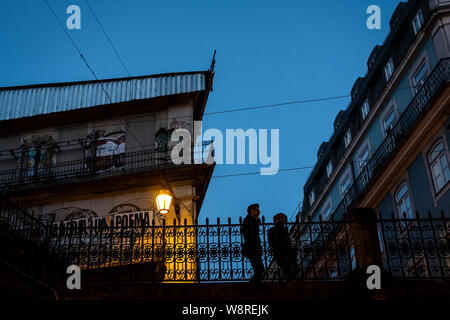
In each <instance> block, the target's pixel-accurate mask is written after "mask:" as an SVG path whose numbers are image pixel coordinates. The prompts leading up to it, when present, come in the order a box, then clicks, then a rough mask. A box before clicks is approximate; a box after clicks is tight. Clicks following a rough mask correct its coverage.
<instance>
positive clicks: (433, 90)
mask: <svg viewBox="0 0 450 320" xmlns="http://www.w3.org/2000/svg"><path fill="white" fill-rule="evenodd" d="M449 81H450V58H446V59H442V60H441V61H440V62H439V63H438V64H437V65H436V67H435V68H434V70H433V71H432V72H431V74H430V75H429V76H428V78H427V80H426V81H425V82H424V84H423V85H422V87H421V88H420V89H419V90H418V91H417V93H416V95H415V96H414V98H413V99H412V101H411V102H410V104H409V105H408V107H407V108H406V109H405V111H404V112H403V113H402V115H401V116H400V118H399V119H398V120H397V121H396V123H395V125H394V126H393V128H392V130H391V131H390V132H388V134H387V135H386V138H385V139H384V140H383V142H382V143H381V144H380V146H379V147H378V148H377V149H376V150H375V152H374V153H373V155H372V156H371V158H370V159H369V160H368V161H367V163H366V165H365V166H364V168H363V169H362V171H361V172H360V174H359V175H358V177H357V178H356V179H355V181H354V182H353V184H352V185H351V186H350V187H349V189H348V190H347V192H346V193H345V195H344V197H343V198H342V200H341V202H340V203H339V205H338V206H337V207H336V209H335V210H334V212H333V216H334V218H335V219H340V218H341V217H342V216H343V215H344V214H345V212H347V211H348V209H349V208H350V207H351V206H352V205H353V204H354V203H355V202H356V201H357V200H358V199H359V197H360V196H361V195H362V194H363V193H364V191H365V190H366V189H367V187H368V186H369V184H371V183H372V182H373V181H374V179H375V178H376V176H377V175H378V174H379V173H380V172H381V171H382V169H383V167H384V166H385V165H386V163H387V162H388V161H389V160H390V159H391V158H392V156H394V154H395V152H396V151H397V150H398V149H399V147H400V146H401V145H402V144H403V142H404V141H405V140H406V138H407V137H408V135H409V133H410V132H411V131H412V129H413V128H414V127H415V125H416V124H417V123H418V122H419V121H420V119H421V118H422V117H423V115H424V114H425V111H426V110H427V109H428V107H429V106H430V102H431V101H432V100H433V99H434V98H435V97H436V96H437V94H438V92H439V91H440V90H441V89H442V88H443V87H444V86H445V85H446V84H447V83H448V82H449Z"/></svg>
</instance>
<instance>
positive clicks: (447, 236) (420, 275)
mask: <svg viewBox="0 0 450 320" xmlns="http://www.w3.org/2000/svg"><path fill="white" fill-rule="evenodd" d="M416 215H417V216H418V217H419V214H416ZM378 230H379V238H380V246H381V248H382V255H383V261H384V268H385V269H386V270H388V271H389V272H390V273H391V274H392V276H393V277H395V278H406V279H450V219H449V218H448V217H447V218H446V217H445V216H444V213H443V212H441V215H440V217H433V216H432V215H431V213H429V214H428V216H425V217H421V218H416V219H407V218H406V215H405V216H404V218H403V219H398V218H395V216H394V214H392V215H391V217H388V218H384V219H383V218H380V219H379V220H378Z"/></svg>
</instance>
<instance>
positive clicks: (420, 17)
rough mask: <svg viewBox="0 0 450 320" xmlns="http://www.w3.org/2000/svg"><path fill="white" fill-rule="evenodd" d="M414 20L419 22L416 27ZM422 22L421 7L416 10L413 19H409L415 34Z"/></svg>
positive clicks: (423, 20)
mask: <svg viewBox="0 0 450 320" xmlns="http://www.w3.org/2000/svg"><path fill="white" fill-rule="evenodd" d="M416 21H417V22H418V24H419V26H418V27H416V24H415V22H416ZM424 22H425V18H424V17H423V12H422V9H419V11H417V14H416V15H415V16H414V18H413V20H412V21H411V24H412V26H413V30H414V35H415V36H416V35H417V34H418V33H419V31H420V29H422V26H423V24H424Z"/></svg>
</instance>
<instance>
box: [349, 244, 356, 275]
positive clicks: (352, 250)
mask: <svg viewBox="0 0 450 320" xmlns="http://www.w3.org/2000/svg"><path fill="white" fill-rule="evenodd" d="M350 261H351V263H352V270H354V269H355V268H356V257H355V247H354V246H352V247H351V248H350Z"/></svg>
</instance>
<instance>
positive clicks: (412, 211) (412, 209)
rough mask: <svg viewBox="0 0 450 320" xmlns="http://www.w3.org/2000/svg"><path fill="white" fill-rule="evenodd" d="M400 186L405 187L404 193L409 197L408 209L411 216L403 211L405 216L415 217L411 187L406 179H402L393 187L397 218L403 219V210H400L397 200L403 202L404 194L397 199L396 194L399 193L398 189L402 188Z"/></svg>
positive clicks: (408, 217)
mask: <svg viewBox="0 0 450 320" xmlns="http://www.w3.org/2000/svg"><path fill="white" fill-rule="evenodd" d="M402 187H406V193H405V195H406V196H407V197H408V199H409V205H410V209H411V216H410V215H409V213H408V212H405V213H406V218H407V219H415V218H416V214H415V210H414V201H413V198H412V194H411V188H410V186H409V183H408V180H407V179H402V180H401V181H400V183H397V187H396V188H395V191H394V204H395V211H396V212H397V217H398V218H399V219H404V216H403V212H401V211H400V206H399V202H401V204H404V198H405V195H402V197H401V198H400V200H399V199H398V194H399V191H400V190H401V189H402Z"/></svg>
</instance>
